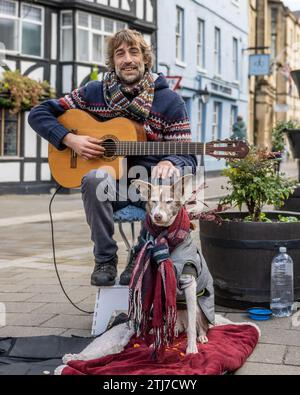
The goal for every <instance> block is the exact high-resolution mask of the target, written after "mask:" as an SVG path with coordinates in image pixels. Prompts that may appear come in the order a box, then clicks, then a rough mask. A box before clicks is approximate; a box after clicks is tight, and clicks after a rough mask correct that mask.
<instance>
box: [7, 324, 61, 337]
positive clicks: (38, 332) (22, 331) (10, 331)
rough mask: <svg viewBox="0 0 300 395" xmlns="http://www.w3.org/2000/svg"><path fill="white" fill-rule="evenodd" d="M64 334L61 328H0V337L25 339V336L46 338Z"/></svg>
mask: <svg viewBox="0 0 300 395" xmlns="http://www.w3.org/2000/svg"><path fill="white" fill-rule="evenodd" d="M63 332H64V330H63V329H62V328H42V327H28V326H5V327H3V328H0V337H6V336H9V337H10V336H11V337H27V336H48V335H57V336H59V335H61V334H62V333H63Z"/></svg>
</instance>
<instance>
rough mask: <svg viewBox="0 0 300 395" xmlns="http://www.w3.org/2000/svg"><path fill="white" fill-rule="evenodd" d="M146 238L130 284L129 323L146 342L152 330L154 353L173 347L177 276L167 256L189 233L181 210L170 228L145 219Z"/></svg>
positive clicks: (188, 222)
mask: <svg viewBox="0 0 300 395" xmlns="http://www.w3.org/2000/svg"><path fill="white" fill-rule="evenodd" d="M145 228H146V231H147V233H146V237H145V239H144V240H143V246H142V248H141V250H140V252H139V253H138V256H137V258H136V263H135V268H134V271H133V273H132V276H131V281H130V285H129V310H128V316H129V320H131V321H132V323H133V325H134V329H135V332H136V333H137V335H138V336H140V337H141V338H142V339H144V340H145V341H146V342H147V341H148V340H149V332H150V330H153V334H154V339H155V341H154V350H155V354H156V353H157V352H161V351H163V349H164V348H165V346H168V345H170V344H172V342H173V340H174V330H175V323H176V317H177V313H176V276H175V271H174V267H173V263H172V260H171V258H170V253H171V252H172V251H173V250H174V249H175V247H176V246H177V245H178V244H179V243H181V242H182V241H183V240H184V239H185V238H186V237H187V235H188V234H189V229H190V220H189V217H188V214H187V212H186V210H185V209H184V208H182V209H181V210H180V211H179V213H178V215H177V217H176V219H175V221H174V222H173V224H172V225H171V226H170V227H169V228H162V227H158V226H156V225H154V224H153V223H152V221H151V218H150V216H149V215H147V217H146V220H145Z"/></svg>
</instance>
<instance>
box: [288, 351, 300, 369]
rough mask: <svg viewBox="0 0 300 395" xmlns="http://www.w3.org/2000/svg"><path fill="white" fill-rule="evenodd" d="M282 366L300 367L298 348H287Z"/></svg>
mask: <svg viewBox="0 0 300 395" xmlns="http://www.w3.org/2000/svg"><path fill="white" fill-rule="evenodd" d="M284 364H285V365H294V366H300V347H287V353H286V355H285V359H284Z"/></svg>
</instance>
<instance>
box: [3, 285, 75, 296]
mask: <svg viewBox="0 0 300 395" xmlns="http://www.w3.org/2000/svg"><path fill="white" fill-rule="evenodd" d="M64 288H65V290H66V292H67V293H69V292H71V291H73V290H76V289H77V288H78V287H75V286H68V285H66V286H65V287H64ZM0 289H1V287H0ZM26 291H27V292H34V293H37V294H39V293H60V292H62V289H61V287H60V285H59V284H56V285H54V284H47V285H46V284H43V285H30V286H29V287H27V288H25V289H24V290H23V292H26Z"/></svg>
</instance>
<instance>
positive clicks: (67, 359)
mask: <svg viewBox="0 0 300 395" xmlns="http://www.w3.org/2000/svg"><path fill="white" fill-rule="evenodd" d="M78 355H79V354H66V355H65V356H64V357H63V359H62V361H63V363H64V364H65V365H66V364H67V363H68V362H70V361H77V360H79V359H80V358H79V357H78Z"/></svg>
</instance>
